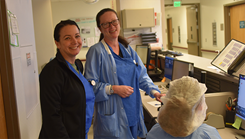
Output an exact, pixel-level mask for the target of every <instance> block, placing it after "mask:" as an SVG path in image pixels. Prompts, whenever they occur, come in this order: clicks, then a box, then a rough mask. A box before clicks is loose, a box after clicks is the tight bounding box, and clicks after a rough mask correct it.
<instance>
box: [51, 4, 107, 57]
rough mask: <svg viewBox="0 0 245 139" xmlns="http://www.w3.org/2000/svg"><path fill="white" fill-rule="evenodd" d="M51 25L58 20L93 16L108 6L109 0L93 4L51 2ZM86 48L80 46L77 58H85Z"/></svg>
mask: <svg viewBox="0 0 245 139" xmlns="http://www.w3.org/2000/svg"><path fill="white" fill-rule="evenodd" d="M51 7H52V17H53V18H52V19H53V27H55V25H56V24H57V23H58V22H60V20H65V19H70V18H80V17H95V16H96V14H97V13H98V12H99V11H100V10H101V9H103V8H110V0H99V1H98V2H97V3H95V4H86V3H84V2H83V1H81V0H80V1H58V2H51ZM54 47H55V48H56V46H54ZM87 51H88V48H82V49H81V51H80V53H79V54H78V55H77V58H80V59H85V58H86V53H87Z"/></svg>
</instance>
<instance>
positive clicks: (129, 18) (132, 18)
mask: <svg viewBox="0 0 245 139" xmlns="http://www.w3.org/2000/svg"><path fill="white" fill-rule="evenodd" d="M122 19H123V29H130V28H146V27H154V26H155V17H154V8H147V9H124V10H122Z"/></svg>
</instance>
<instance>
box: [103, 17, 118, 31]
mask: <svg viewBox="0 0 245 139" xmlns="http://www.w3.org/2000/svg"><path fill="white" fill-rule="evenodd" d="M118 23H119V20H118V19H116V20H112V21H111V22H107V23H103V24H100V26H102V27H103V28H104V29H106V28H108V27H109V26H110V24H112V25H113V26H116V25H118Z"/></svg>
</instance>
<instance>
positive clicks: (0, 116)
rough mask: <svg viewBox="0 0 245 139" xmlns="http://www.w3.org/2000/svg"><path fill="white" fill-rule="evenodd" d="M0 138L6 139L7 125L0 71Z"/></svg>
mask: <svg viewBox="0 0 245 139" xmlns="http://www.w3.org/2000/svg"><path fill="white" fill-rule="evenodd" d="M0 129H1V130H0V139H7V138H8V136H7V127H6V119H5V111H4V103H3V90H2V78H1V73H0Z"/></svg>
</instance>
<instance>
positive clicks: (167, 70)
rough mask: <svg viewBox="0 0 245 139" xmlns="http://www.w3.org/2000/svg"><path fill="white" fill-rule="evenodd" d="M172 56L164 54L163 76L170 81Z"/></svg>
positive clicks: (172, 63)
mask: <svg viewBox="0 0 245 139" xmlns="http://www.w3.org/2000/svg"><path fill="white" fill-rule="evenodd" d="M173 66H174V58H173V57H168V56H165V65H164V77H165V78H167V79H168V80H170V81H172V75H173Z"/></svg>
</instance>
